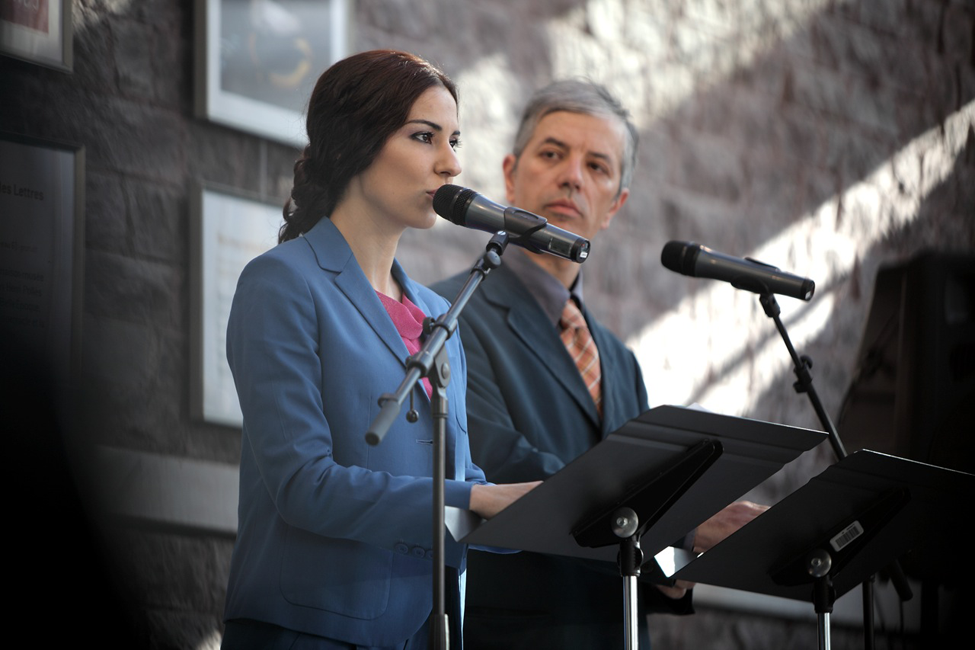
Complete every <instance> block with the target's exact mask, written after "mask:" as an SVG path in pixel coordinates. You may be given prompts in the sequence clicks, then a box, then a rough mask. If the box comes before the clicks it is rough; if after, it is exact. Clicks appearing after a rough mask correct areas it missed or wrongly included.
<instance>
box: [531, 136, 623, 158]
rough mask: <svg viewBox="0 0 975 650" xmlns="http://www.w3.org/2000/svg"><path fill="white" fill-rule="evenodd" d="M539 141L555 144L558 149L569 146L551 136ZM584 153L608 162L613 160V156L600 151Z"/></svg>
mask: <svg viewBox="0 0 975 650" xmlns="http://www.w3.org/2000/svg"><path fill="white" fill-rule="evenodd" d="M541 143H542V144H543V145H544V144H551V145H555V146H556V147H559V148H560V149H568V148H569V145H567V144H566V143H564V142H562V141H561V140H559V139H558V138H553V137H552V136H548V137H547V138H545V139H544V140H542V142H541ZM586 155H589V156H593V157H595V158H599V159H600V160H605V161H606V162H608V163H612V162H613V157H612V156H610V155H609V154H607V153H600V152H599V151H587V152H586Z"/></svg>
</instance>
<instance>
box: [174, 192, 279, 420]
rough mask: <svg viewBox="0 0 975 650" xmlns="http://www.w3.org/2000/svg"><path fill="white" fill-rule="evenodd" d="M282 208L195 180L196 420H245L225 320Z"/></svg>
mask: <svg viewBox="0 0 975 650" xmlns="http://www.w3.org/2000/svg"><path fill="white" fill-rule="evenodd" d="M281 210H282V205H281V204H277V203H273V202H271V201H270V200H268V199H267V198H264V197H261V196H257V195H255V194H251V193H248V192H244V191H241V190H237V189H232V188H227V187H222V186H219V185H215V184H212V183H208V184H203V183H197V184H196V187H195V189H194V192H193V205H192V208H191V210H190V360H191V377H190V411H191V415H192V416H193V417H194V418H195V419H197V420H203V421H205V422H210V423H213V424H221V425H225V426H230V427H240V426H241V424H242V423H243V415H242V414H241V412H240V403H239V402H238V400H237V390H236V388H235V386H234V380H233V376H232V375H231V374H230V367H229V366H228V365H227V351H226V350H227V322H228V320H229V317H230V307H231V304H232V302H233V297H234V292H235V290H236V288H237V279H238V278H239V277H240V273H241V271H243V270H244V267H245V266H246V265H247V263H248V262H249V261H250V260H252V259H253V258H255V257H257V256H258V255H260V254H261V253H263V252H265V251H267V250H269V249H271V248H273V247H274V246H275V245H277V241H278V229H279V228H280V226H281V224H282V223H283V217H282V214H281Z"/></svg>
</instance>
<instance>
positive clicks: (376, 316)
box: [304, 218, 409, 368]
mask: <svg viewBox="0 0 975 650" xmlns="http://www.w3.org/2000/svg"><path fill="white" fill-rule="evenodd" d="M304 238H305V240H306V241H307V242H308V244H309V245H310V246H311V247H312V250H313V251H314V252H315V257H316V259H317V261H318V265H319V266H320V267H321V268H322V269H323V270H325V271H329V272H332V273H336V274H337V275H336V276H335V286H337V287H338V288H339V289H340V290H341V291H342V293H344V294H345V296H346V297H347V298H348V299H349V302H350V303H352V305H353V306H354V307H355V308H356V309H357V310H358V311H359V314H360V315H361V316H362V319H363V320H364V321H366V323H367V324H368V325H369V327H371V328H372V330H373V331H374V332H375V333H376V335H377V336H378V337H379V339H380V340H381V341H382V342H383V343H384V344H385V345H386V347H387V348H389V351H390V352H391V353H392V354H393V355H394V356H395V357H396V358H397V359H398V360H399V362H400V363H401V364H403V367H404V368H405V367H406V364H405V359H406V356H407V355H408V354H409V352H408V351H407V349H406V344H405V343H403V339H402V338H401V337H400V335H399V332H397V331H396V326H394V325H393V321H392V320H391V319H390V318H389V314H387V313H386V309H385V308H384V307H383V304H382V302H380V301H379V296H377V295H376V290H375V289H373V288H372V285H371V284H369V281H368V280H367V279H366V275H365V273H363V272H362V269H361V268H360V267H359V263H358V262H357V261H356V259H355V255H353V254H352V249H351V248H349V245H348V243H346V241H345V238H344V237H343V236H342V233H341V232H339V230H338V228H336V227H335V225H334V224H333V223H332V222H331V221H330V220H329V219H328V218H323V219H322V220H321V221H319V222H318V224H317V225H315V227H314V228H312V229H311V230H309V231H308V232H307V233H305V235H304Z"/></svg>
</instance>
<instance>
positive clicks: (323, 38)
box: [194, 0, 351, 147]
mask: <svg viewBox="0 0 975 650" xmlns="http://www.w3.org/2000/svg"><path fill="white" fill-rule="evenodd" d="M350 14H351V7H350V1H349V0H277V1H275V2H267V1H263V0H196V59H197V60H196V75H195V82H196V88H195V93H194V95H195V104H196V114H197V116H198V117H202V118H205V119H208V120H212V121H214V122H219V123H221V124H224V125H226V126H230V127H233V128H236V129H241V130H244V131H248V132H250V133H254V134H256V135H260V136H263V137H265V138H270V139H272V140H278V141H280V142H284V143H286V144H293V145H296V146H298V147H303V146H304V145H305V143H306V140H307V139H306V136H305V133H304V124H303V119H302V113H303V111H304V108H305V105H306V104H307V102H308V98H309V97H310V96H311V91H312V89H313V88H314V86H315V82H316V81H317V80H318V77H319V75H321V73H322V72H324V71H325V69H326V68H328V67H329V66H330V65H331V64H332V63H334V62H335V61H338V60H339V59H341V58H343V57H344V56H346V54H347V53H348V49H349V40H350V39H349V32H350Z"/></svg>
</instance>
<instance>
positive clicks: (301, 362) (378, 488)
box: [227, 256, 483, 566]
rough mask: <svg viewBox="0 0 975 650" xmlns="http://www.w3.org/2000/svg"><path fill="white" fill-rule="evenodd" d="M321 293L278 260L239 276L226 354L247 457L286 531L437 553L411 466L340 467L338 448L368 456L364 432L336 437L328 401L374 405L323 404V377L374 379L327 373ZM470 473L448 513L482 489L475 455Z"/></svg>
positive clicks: (451, 547)
mask: <svg viewBox="0 0 975 650" xmlns="http://www.w3.org/2000/svg"><path fill="white" fill-rule="evenodd" d="M316 270H317V269H316ZM314 294H315V292H314V291H313V290H312V288H311V287H310V286H309V282H308V279H307V277H306V275H305V274H304V273H302V272H301V270H300V269H299V268H297V267H296V266H295V265H292V264H289V263H287V262H286V261H284V260H281V259H279V258H275V257H267V256H264V257H261V258H258V259H257V260H255V261H254V262H252V263H251V264H250V265H248V267H247V268H246V269H245V270H244V272H243V274H242V275H241V278H240V281H239V283H238V288H237V293H236V294H235V297H234V303H233V308H232V310H231V316H230V322H229V327H228V334H227V355H228V360H229V362H230V366H231V369H232V371H233V376H234V381H235V383H236V386H237V393H238V396H239V398H240V405H241V410H242V411H243V415H244V442H243V444H244V445H247V446H248V447H249V450H245V451H250V452H251V456H252V458H253V459H254V464H255V465H256V468H257V470H258V472H259V475H260V481H261V483H263V487H264V489H266V490H267V493H268V495H269V497H270V499H271V501H272V502H273V504H274V507H275V508H276V510H277V512H278V514H279V515H280V517H281V518H282V519H283V520H284V521H285V522H286V523H288V524H289V525H291V526H295V527H298V528H302V529H304V530H307V531H310V532H313V533H316V534H318V535H323V536H326V537H332V538H343V539H349V540H356V541H360V542H366V543H369V544H373V545H377V546H379V547H382V548H386V549H390V550H398V549H397V545H402V544H403V543H404V540H409V542H411V543H417V544H421V545H424V546H430V545H431V540H432V533H431V530H430V529H431V524H430V522H431V495H432V489H431V486H432V479H430V478H422V477H414V476H410V475H408V474H409V470H410V468H409V467H403V468H402V470H403V471H402V472H400V471H399V468H395V469H391V470H389V471H376V470H370V469H366V468H365V467H361V466H354V465H352V466H346V465H342V464H339V463H338V462H336V461H335V459H334V450H335V446H337V445H362V446H363V451H362V453H363V454H368V453H369V452H368V450H365V444H366V443H365V442H364V440H363V433H364V432H363V431H340V430H333V428H332V426H331V424H330V422H329V421H328V420H327V419H326V416H325V409H324V401H323V400H326V399H334V400H344V408H346V409H357V408H359V409H361V408H368V405H366V404H364V403H361V402H360V400H359V399H358V398H357V397H356V396H355V394H354V391H352V390H350V391H349V393H350V394H348V395H324V396H323V388H322V383H323V381H322V378H323V376H324V373H326V372H335V371H341V372H344V373H347V374H348V378H349V383H350V385H351V384H354V383H355V382H356V379H357V377H358V378H360V379H361V378H363V376H365V374H366V373H369V372H374V371H372V369H371V368H362V367H359V368H348V367H343V368H328V367H327V366H328V364H329V363H330V361H331V359H330V358H329V351H328V350H326V349H322V343H321V341H322V337H321V334H320V328H321V326H322V323H320V322H319V321H320V320H321V318H322V314H327V313H329V312H328V307H327V306H324V307H323V306H322V305H321V304H316V300H318V301H319V302H320V301H321V298H320V296H319V297H316V295H314ZM343 325H344V331H345V332H346V336H347V337H348V342H347V343H346V344H351V345H363V346H366V345H369V341H368V335H371V334H372V332H368V333H366V332H365V329H366V328H367V326H366V325H365V324H364V323H345V324H340V325H338V326H337V327H336V328H335V329H336V331H338V332H342V331H343ZM342 344H343V341H338V342H337V343H336V345H342ZM371 399H373V400H374V399H375V398H374V397H371ZM455 428H456V427H455ZM453 433H454V435H458V433H459V432H457V431H456V430H455V431H454V432H453ZM464 437H466V436H464ZM468 468H469V471H468V473H467V475H466V476H465V477H464V478H465V479H467V480H454V481H447V487H446V503H447V505H451V506H455V507H459V508H468V507H469V505H470V490H471V486H472V484H473V482H483V475H482V474H481V473H480V472H479V471H478V470H477V469H476V467H474V466H473V464H472V463H470V462H469V452H468ZM241 480H242V481H243V480H244V477H243V472H242V479H241ZM447 544H448V548H447V551H448V552H447V559H448V561H449V562H451V564H453V565H454V566H457V565H458V563H459V562H460V561H461V557H462V549H461V545H459V544H456V543H455V542H453V540H451V539H450V538H449V536H448V542H447Z"/></svg>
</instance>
